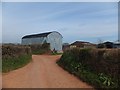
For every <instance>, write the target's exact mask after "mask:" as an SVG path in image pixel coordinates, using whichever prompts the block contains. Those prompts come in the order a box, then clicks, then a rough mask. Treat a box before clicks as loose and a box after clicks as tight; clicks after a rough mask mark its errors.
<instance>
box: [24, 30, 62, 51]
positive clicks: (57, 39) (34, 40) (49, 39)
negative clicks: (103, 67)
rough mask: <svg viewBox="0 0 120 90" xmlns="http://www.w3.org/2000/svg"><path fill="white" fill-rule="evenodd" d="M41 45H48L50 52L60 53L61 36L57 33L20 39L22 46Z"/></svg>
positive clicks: (33, 35) (27, 36)
mask: <svg viewBox="0 0 120 90" xmlns="http://www.w3.org/2000/svg"><path fill="white" fill-rule="evenodd" d="M43 43H49V44H50V49H51V50H52V51H53V50H56V51H58V52H60V51H62V35H61V34H60V33H59V32H57V31H53V32H46V33H40V34H32V35H26V36H24V37H22V45H32V44H43Z"/></svg>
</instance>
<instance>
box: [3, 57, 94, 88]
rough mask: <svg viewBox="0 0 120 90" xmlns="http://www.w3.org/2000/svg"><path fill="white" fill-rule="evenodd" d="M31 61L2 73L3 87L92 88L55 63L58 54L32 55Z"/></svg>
mask: <svg viewBox="0 0 120 90" xmlns="http://www.w3.org/2000/svg"><path fill="white" fill-rule="evenodd" d="M32 58H33V60H32V62H31V63H29V64H28V65H26V66H25V67H23V68H20V69H17V70H14V71H11V72H9V73H5V74H3V77H2V81H3V82H2V84H3V85H2V86H3V88H92V87H91V86H90V85H88V84H86V83H85V82H82V81H81V80H79V79H78V78H76V77H75V76H74V75H71V74H69V73H68V72H67V71H65V70H63V69H62V68H61V67H59V66H58V65H57V64H56V60H57V59H59V58H60V55H33V56H32Z"/></svg>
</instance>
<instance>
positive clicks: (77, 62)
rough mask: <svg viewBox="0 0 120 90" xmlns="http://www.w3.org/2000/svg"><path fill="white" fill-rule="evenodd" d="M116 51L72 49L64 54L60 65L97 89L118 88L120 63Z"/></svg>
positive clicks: (59, 62)
mask: <svg viewBox="0 0 120 90" xmlns="http://www.w3.org/2000/svg"><path fill="white" fill-rule="evenodd" d="M118 56H120V54H118V50H116V49H78V48H75V49H71V50H67V51H65V52H64V53H63V55H62V57H61V58H60V60H59V61H58V62H57V63H58V65H60V66H61V67H63V68H64V69H65V70H67V71H69V72H70V73H72V74H74V75H76V76H78V77H79V78H80V79H82V80H83V81H86V82H88V83H89V84H91V85H93V86H94V87H95V88H118V87H119V85H118V82H119V80H120V78H119V73H118V71H119V68H118V66H119V61H118Z"/></svg>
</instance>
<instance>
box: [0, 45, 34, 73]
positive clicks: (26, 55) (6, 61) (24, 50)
mask: <svg viewBox="0 0 120 90" xmlns="http://www.w3.org/2000/svg"><path fill="white" fill-rule="evenodd" d="M31 60H32V54H31V49H30V47H29V46H22V45H14V44H12V45H11V44H10V45H9V44H6V45H2V72H9V71H11V70H15V69H17V68H20V67H23V66H24V65H26V64H27V63H29V62H30V61H31Z"/></svg>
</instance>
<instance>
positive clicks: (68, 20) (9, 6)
mask: <svg viewBox="0 0 120 90" xmlns="http://www.w3.org/2000/svg"><path fill="white" fill-rule="evenodd" d="M2 11H3V12H2V24H3V29H2V30H3V32H2V35H3V37H2V38H3V43H20V42H21V38H22V37H23V36H24V35H26V34H34V33H41V32H48V31H58V32H60V33H61V34H62V36H63V42H68V43H71V42H74V41H76V40H80V41H81V40H82V41H90V42H93V43H96V42H97V41H98V39H101V40H103V41H108V40H109V41H115V40H117V39H118V4H117V2H111V3H110V2H106V3H105V2H101V3H100V2H96V3H95V2H93V3H92V2H85V3H83V2H77V3H72V2H71V3H70V2H67V3H65V2H61V3H60V2H58V3H54V2H49V3H42V2H37V3H35V2H26V3H25V2H23V3H20V2H18V3H15V2H9V3H8V2H6V3H5V2H4V3H2Z"/></svg>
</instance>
